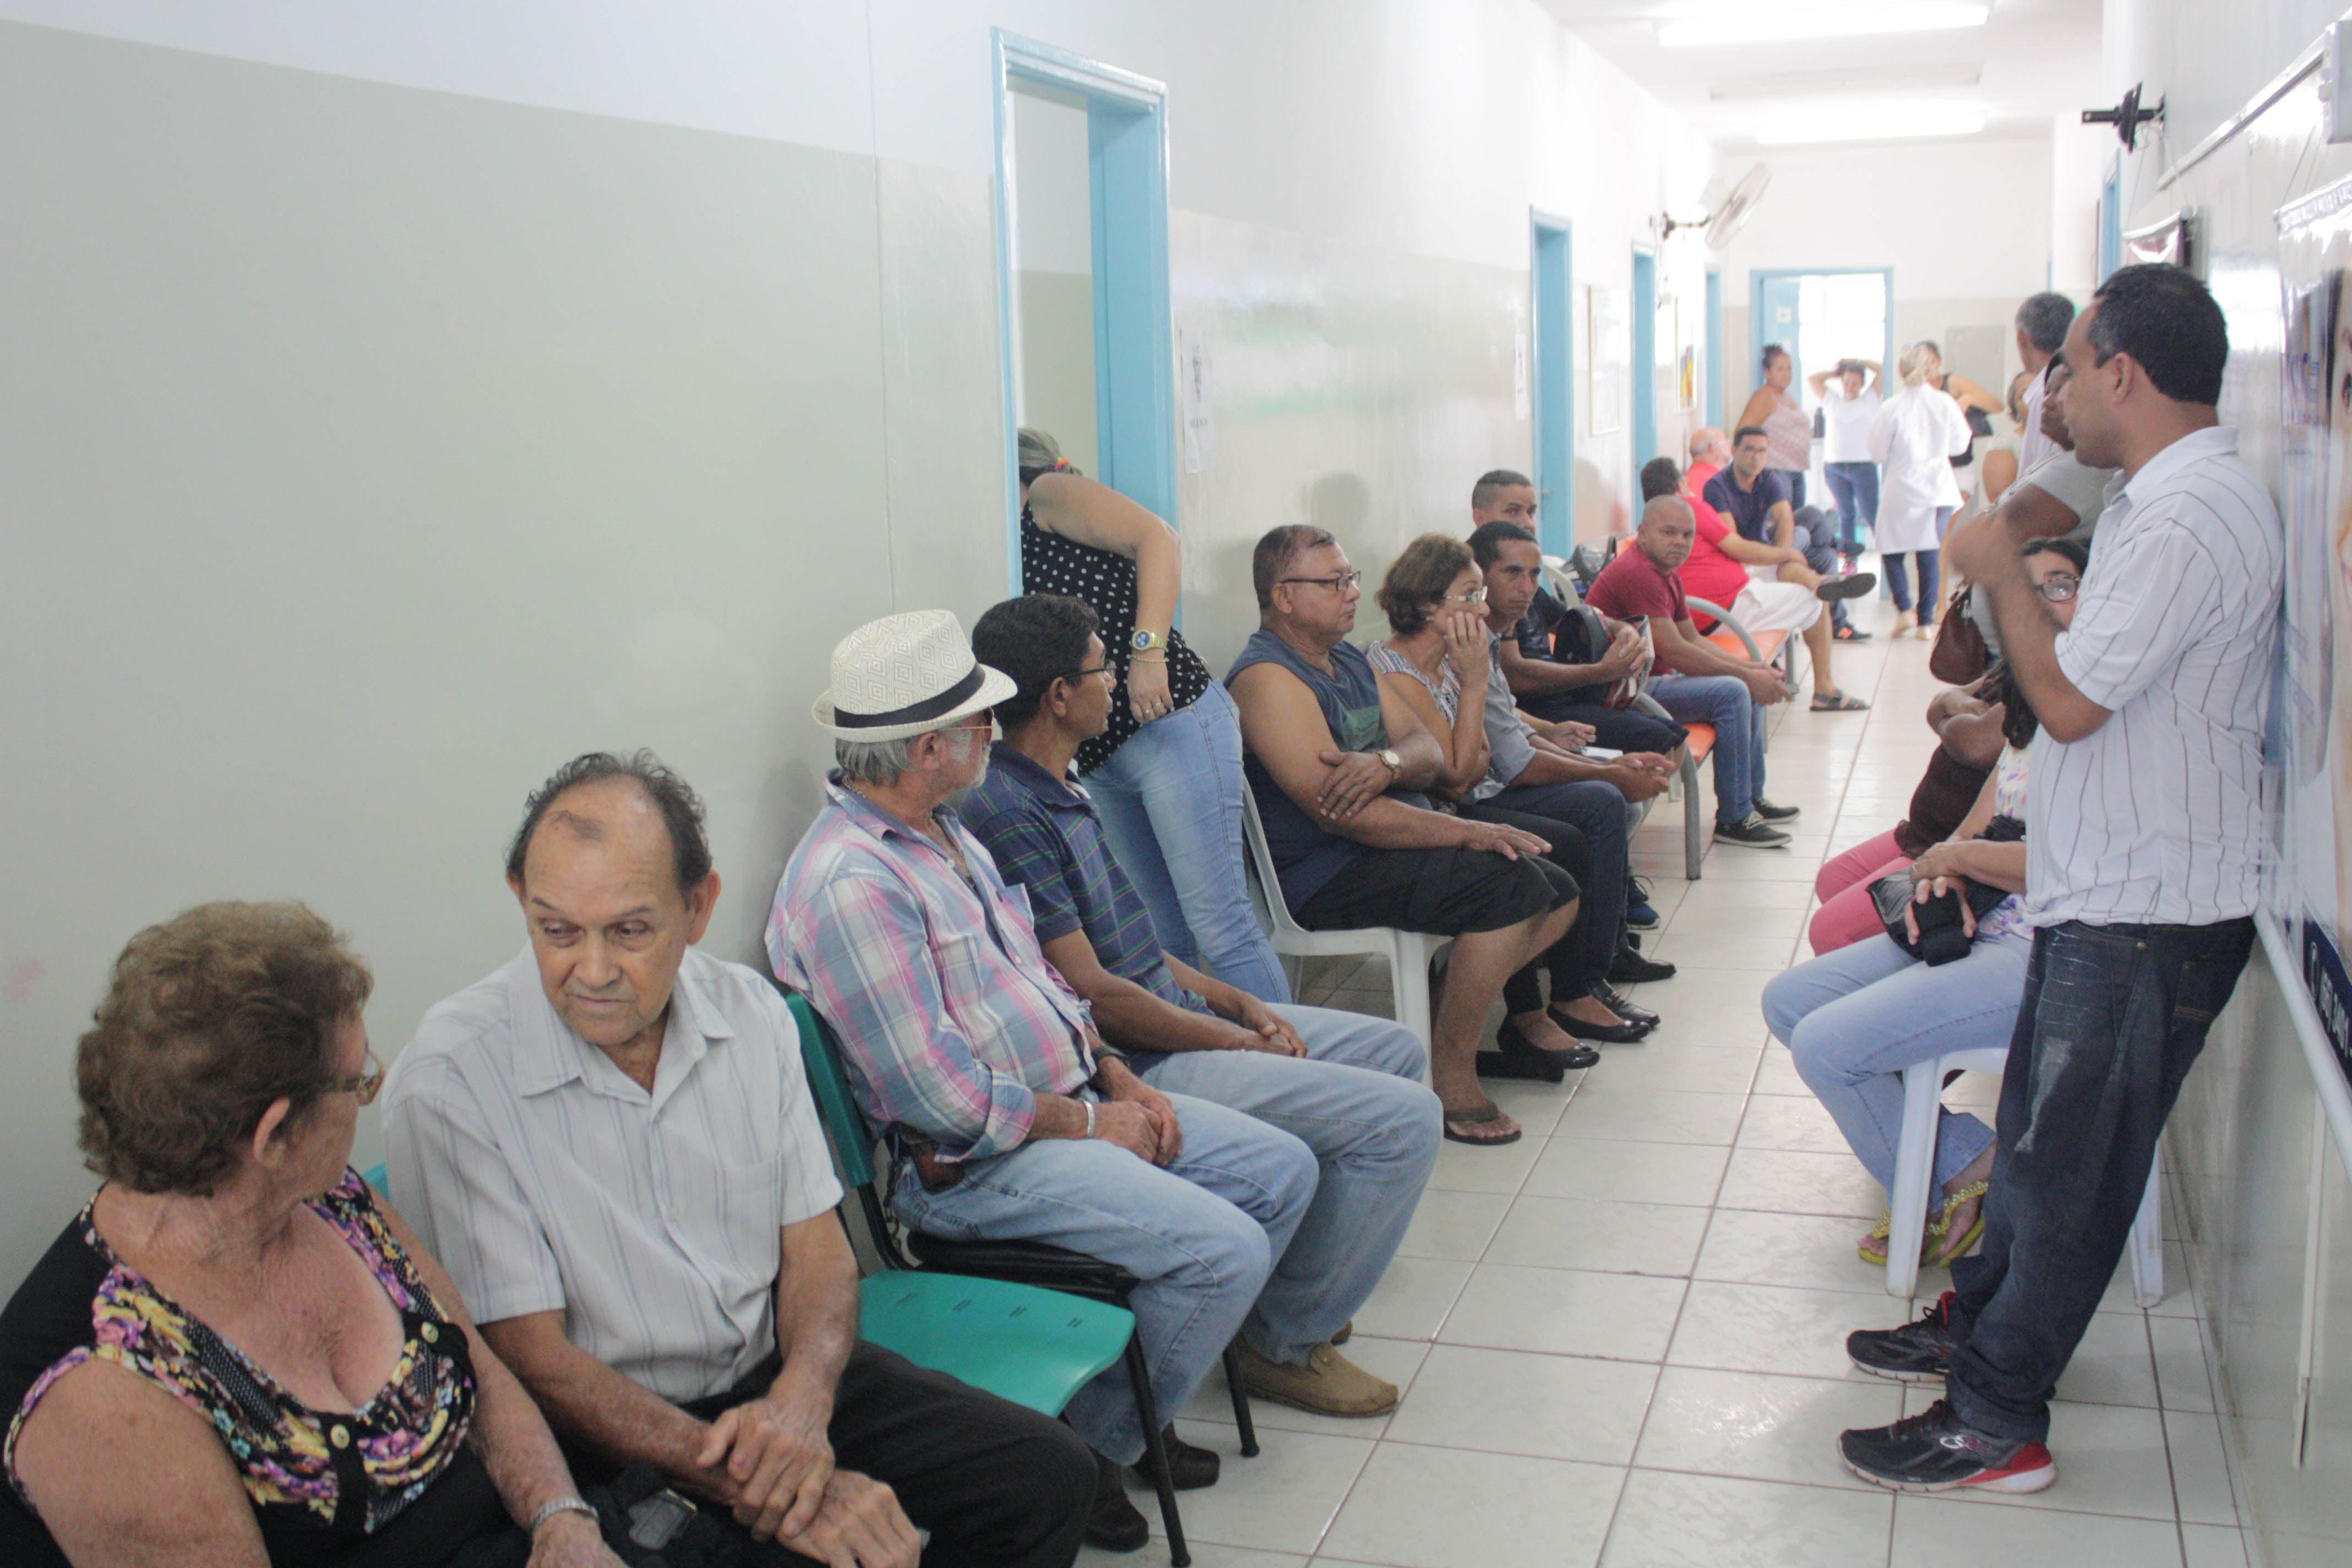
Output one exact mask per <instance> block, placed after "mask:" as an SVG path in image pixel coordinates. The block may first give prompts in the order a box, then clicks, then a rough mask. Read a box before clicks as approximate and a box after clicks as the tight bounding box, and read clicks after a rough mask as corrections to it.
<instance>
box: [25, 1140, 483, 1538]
mask: <svg viewBox="0 0 2352 1568" xmlns="http://www.w3.org/2000/svg"><path fill="white" fill-rule="evenodd" d="M96 1201H97V1199H96V1197H95V1196H94V1195H93V1197H92V1199H91V1204H95V1203H96ZM311 1207H312V1209H313V1211H314V1212H316V1213H317V1214H318V1215H319V1216H320V1218H322V1219H324V1220H325V1221H326V1222H327V1223H328V1224H329V1225H331V1226H333V1227H334V1228H335V1230H336V1232H337V1233H338V1234H340V1235H341V1237H342V1238H343V1239H344V1241H345V1242H347V1243H348V1244H349V1245H350V1247H351V1248H352V1251H353V1252H356V1253H357V1254H359V1256H360V1260H361V1261H362V1263H364V1264H366V1265H367V1268H368V1271H369V1272H370V1273H371V1274H373V1276H374V1277H375V1280H376V1283H377V1284H378V1285H380V1286H382V1287H383V1293H384V1295H385V1296H386V1297H388V1298H389V1299H390V1300H391V1301H392V1304H393V1305H394V1307H395V1308H397V1309H398V1310H399V1311H400V1321H401V1330H402V1342H401V1347H400V1354H399V1356H398V1358H397V1359H396V1360H395V1361H394V1363H393V1368H392V1376H391V1378H390V1379H389V1381H387V1382H386V1383H385V1384H384V1385H383V1388H381V1389H380V1390H378V1391H377V1393H376V1394H375V1396H374V1397H373V1398H372V1399H370V1400H369V1401H368V1402H367V1404H365V1405H362V1406H361V1407H360V1408H359V1409H357V1410H352V1411H334V1410H326V1411H322V1410H313V1409H311V1408H310V1407H309V1406H308V1405H304V1404H302V1403H301V1402H300V1401H299V1400H298V1399H296V1398H295V1397H294V1395H293V1394H290V1393H289V1392H288V1391H287V1390H286V1389H285V1388H283V1387H282V1386H280V1385H279V1384H278V1382H277V1380H276V1379H274V1378H272V1377H271V1376H270V1375H269V1373H268V1372H266V1371H264V1370H263V1369H262V1368H261V1367H260V1366H258V1365H257V1364H256V1363H254V1362H252V1361H250V1360H248V1359H247V1357H246V1355H245V1354H244V1352H241V1351H239V1350H238V1349H237V1348H236V1346H235V1345H234V1344H231V1343H230V1342H228V1341H227V1340H226V1339H224V1338H222V1337H221V1336H220V1335H219V1334H218V1333H215V1331H213V1330H212V1329H211V1328H210V1327H208V1326H207V1325H206V1324H205V1322H204V1321H202V1320H201V1319H199V1318H197V1317H195V1316H194V1315H193V1314H192V1313H190V1312H189V1311H188V1310H186V1309H184V1308H183V1307H181V1306H180V1305H179V1304H178V1303H177V1302H175V1301H173V1300H172V1299H171V1298H170V1297H169V1296H166V1295H165V1294H164V1293H163V1291H162V1290H160V1289H157V1288H156V1287H155V1286H154V1285H153V1284H152V1282H150V1281H149V1280H147V1279H144V1278H143V1277H142V1276H141V1275H140V1274H139V1273H138V1272H136V1271H135V1270H133V1269H132V1268H131V1267H130V1266H129V1265H127V1264H125V1263H123V1262H122V1261H121V1259H120V1258H116V1257H115V1256H114V1253H113V1251H112V1249H111V1248H110V1247H108V1246H107V1245H106V1241H105V1238H104V1237H100V1235H99V1233H98V1228H97V1226H95V1225H93V1224H92V1223H91V1219H90V1212H91V1209H90V1205H89V1204H86V1205H83V1207H82V1211H81V1214H80V1216H79V1218H78V1219H77V1220H76V1221H75V1223H74V1224H73V1225H71V1226H68V1227H67V1229H66V1232H65V1234H64V1235H63V1236H61V1237H58V1242H57V1245H56V1246H54V1247H51V1248H50V1249H49V1252H48V1255H47V1257H45V1258H43V1259H42V1261H41V1263H40V1265H39V1266H38V1267H37V1268H35V1269H34V1271H33V1273H32V1274H31V1276H29V1277H28V1278H27V1279H26V1281H25V1284H24V1286H23V1288H22V1289H19V1290H18V1292H17V1295H16V1300H13V1301H11V1302H10V1303H9V1306H8V1310H7V1314H6V1316H5V1319H0V1328H5V1334H4V1335H0V1398H6V1397H8V1396H11V1395H15V1396H17V1397H16V1398H15V1399H14V1401H13V1407H12V1408H10V1412H9V1413H10V1419H9V1423H8V1435H7V1440H6V1447H5V1452H4V1453H0V1458H5V1466H6V1469H7V1475H8V1482H9V1485H10V1486H11V1487H12V1488H13V1489H15V1492H16V1499H17V1500H20V1501H23V1502H25V1503H26V1506H27V1507H29V1506H30V1500H29V1499H27V1498H26V1496H25V1491H24V1486H23V1483H22V1481H21V1480H20V1479H18V1477H17V1474H16V1439H17V1436H18V1435H19V1434H20V1433H21V1432H22V1431H23V1430H24V1426H25V1418H26V1416H27V1415H30V1414H31V1413H32V1411H33V1409H34V1407H35V1406H36V1405H39V1404H40V1402H41V1398H42V1396H43V1395H44V1394H47V1392H48V1391H49V1389H50V1388H52V1387H54V1386H55V1385H56V1384H57V1381H58V1379H59V1378H61V1377H63V1376H64V1375H65V1374H66V1373H68V1372H71V1371H72V1370H73V1369H74V1368H76V1367H78V1366H79V1365H81V1364H82V1363H85V1362H89V1361H104V1362H110V1363H113V1364H115V1365H117V1366H120V1367H122V1368H124V1369H125V1370H126V1371H129V1372H132V1373H137V1374H138V1375H139V1376H141V1377H143V1378H145V1379H146V1380H147V1381H148V1382H150V1383H152V1384H155V1385H156V1386H157V1387H159V1388H161V1389H163V1391H164V1392H165V1393H166V1394H171V1395H172V1397H173V1398H174V1399H177V1400H179V1401H180V1403H182V1404H183V1405H187V1406H188V1407H189V1408H190V1409H192V1410H194V1411H195V1412H196V1414H198V1415H202V1416H204V1417H205V1419H206V1420H207V1421H210V1422H211V1423H212V1424H213V1426H214V1428H215V1430H216V1431H217V1432H218V1433H219V1434H220V1438H221V1442H222V1443H223V1445H224V1446H226V1447H227V1449H228V1451H229V1456H230V1458H231V1459H232V1460H234V1461H235V1463H236V1468H237V1474H238V1477H239V1479H241V1480H242V1481H243V1482H244V1483H245V1490H246V1495H247V1497H248V1498H250V1499H251V1500H252V1501H253V1506H254V1510H255V1512H256V1513H257V1515H259V1516H260V1518H261V1520H262V1521H263V1522H264V1524H265V1526H268V1525H270V1524H278V1525H289V1524H290V1525H295V1526H297V1527H298V1528H299V1526H300V1525H301V1524H303V1523H306V1522H307V1523H308V1524H310V1525H311V1526H315V1527H319V1528H322V1529H325V1530H327V1531H331V1532H333V1533H334V1534H336V1535H341V1536H362V1535H367V1534H372V1533H373V1532H374V1531H378V1530H380V1529H382V1528H383V1526H384V1525H385V1524H387V1523H388V1522H389V1521H391V1520H393V1519H394V1517H395V1516H397V1515H398V1514H399V1513H400V1512H401V1510H404V1509H405V1508H406V1507H408V1505H409V1504H411V1503H413V1502H415V1500H417V1499H418V1498H419V1497H421V1496H422V1495H423V1494H424V1492H425V1489H426V1488H428V1487H430V1486H431V1485H432V1484H433V1483H434V1481H435V1480H436V1479H439V1478H440V1477H441V1475H442V1474H443V1473H444V1472H445V1471H446V1470H447V1469H448V1468H449V1467H450V1465H451V1464H452V1463H454V1462H455V1461H456V1460H457V1458H459V1456H460V1455H461V1454H462V1453H463V1451H464V1447H465V1440H466V1434H467V1428H468V1427H469V1426H471V1424H472V1421H473V1415H474V1373H473V1363H472V1361H471V1358H470V1357H469V1356H468V1355H467V1348H466V1336H465V1332H464V1331H463V1330H462V1329H460V1328H459V1327H458V1326H457V1324H456V1323H455V1322H453V1321H451V1320H450V1318H449V1316H448V1314H447V1313H446V1312H445V1311H444V1310H442V1309H441V1307H440V1305H439V1304H438V1303H437V1302H436V1300H434V1299H433V1294H432V1292H431V1290H429V1289H427V1288H426V1286H425V1281H424V1280H423V1279H421V1278H419V1276H418V1274H417V1272H416V1269H415V1266H414V1265H413V1264H412V1263H411V1262H410V1261H409V1258H408V1254H407V1253H406V1252H405V1251H404V1249H403V1248H402V1247H401V1245H400V1243H399V1242H398V1241H396V1240H395V1239H394V1237H393V1235H392V1232H391V1230H390V1228H389V1227H388V1226H386V1225H385V1223H384V1220H383V1215H382V1213H381V1212H380V1211H379V1210H378V1209H377V1208H376V1205H375V1200H374V1196H373V1194H371V1193H370V1192H369V1191H368V1187H367V1184H366V1183H364V1182H363V1181H362V1180H361V1179H360V1176H359V1174H358V1173H357V1172H354V1171H351V1170H346V1171H345V1172H344V1173H343V1180H342V1181H341V1184H338V1185H337V1186H336V1187H335V1189H334V1190H333V1191H332V1192H330V1193H328V1194H326V1195H325V1196H324V1197H322V1198H320V1200H319V1201H318V1202H316V1203H315V1204H313V1205H311ZM76 1300H79V1301H80V1302H81V1303H82V1306H81V1307H80V1308H79V1310H77V1309H76V1308H75V1307H74V1302H75V1301H76ZM77 1326H78V1329H79V1331H78V1332H77V1331H74V1330H75V1328H76V1327H77ZM42 1339H47V1340H48V1342H47V1343H38V1342H28V1341H39V1340H42ZM27 1375H30V1384H29V1386H27V1385H26V1381H25V1379H26V1376H27ZM0 1408H5V1407H0ZM272 1533H274V1531H273V1532H272Z"/></svg>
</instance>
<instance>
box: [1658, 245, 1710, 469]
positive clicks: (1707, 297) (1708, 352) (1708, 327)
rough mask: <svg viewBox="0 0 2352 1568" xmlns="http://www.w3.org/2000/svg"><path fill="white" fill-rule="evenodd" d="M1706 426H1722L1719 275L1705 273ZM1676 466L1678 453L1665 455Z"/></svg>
mask: <svg viewBox="0 0 2352 1568" xmlns="http://www.w3.org/2000/svg"><path fill="white" fill-rule="evenodd" d="M1706 422H1707V423H1708V424H1710V425H1712V426H1716V427H1717V429H1720V428H1722V426H1723V274H1722V273H1721V272H1720V271H1719V270H1717V268H1712V267H1710V268H1707V269H1706ZM1668 456H1670V457H1672V458H1674V459H1675V461H1676V462H1677V463H1679V462H1681V461H1683V460H1684V454H1682V453H1680V452H1675V453H1669V454H1668Z"/></svg>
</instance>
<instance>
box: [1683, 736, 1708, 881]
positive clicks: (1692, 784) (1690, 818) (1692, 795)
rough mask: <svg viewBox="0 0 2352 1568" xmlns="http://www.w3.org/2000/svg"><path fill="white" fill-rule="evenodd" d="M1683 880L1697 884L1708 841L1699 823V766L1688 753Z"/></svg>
mask: <svg viewBox="0 0 2352 1568" xmlns="http://www.w3.org/2000/svg"><path fill="white" fill-rule="evenodd" d="M1682 778H1683V879H1684V880H1685V881H1686V882H1696V881H1697V880H1698V879H1699V872H1700V870H1701V868H1703V867H1704V866H1705V864H1706V839H1705V838H1704V837H1702V836H1701V833H1700V829H1699V822H1698V814H1699V810H1700V806H1699V795H1698V764H1697V763H1695V762H1693V761H1692V760H1691V759H1690V756H1689V754H1688V753H1685V754H1684V757H1683V766H1682Z"/></svg>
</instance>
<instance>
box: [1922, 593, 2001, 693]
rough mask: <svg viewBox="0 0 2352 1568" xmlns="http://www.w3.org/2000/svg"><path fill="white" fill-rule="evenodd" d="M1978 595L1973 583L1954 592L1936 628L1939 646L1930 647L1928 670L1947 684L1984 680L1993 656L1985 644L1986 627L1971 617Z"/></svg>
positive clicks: (1960, 684) (1962, 684) (1928, 651)
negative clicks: (1970, 611)
mask: <svg viewBox="0 0 2352 1568" xmlns="http://www.w3.org/2000/svg"><path fill="white" fill-rule="evenodd" d="M1975 597H1976V588H1975V587H1974V585H1970V586H1969V587H1966V588H1963V589H1961V590H1960V591H1959V592H1958V593H1957V594H1955V595H1952V602H1951V603H1950V604H1949V605H1946V606H1945V607H1944V619H1943V622H1942V624H1941V625H1939V626H1937V627H1936V646H1935V647H1932V648H1930V649H1928V650H1927V673H1928V674H1930V675H1932V676H1934V677H1935V678H1936V679H1938V680H1940V681H1942V682H1944V683H1945V684H1946V685H1947V686H1966V685H1968V684H1969V683H1970V682H1971V681H1976V680H1981V679H1984V672H1985V668H1986V667H1987V666H1988V665H1990V664H1991V662H1992V655H1991V654H1990V652H1989V651H1988V650H1987V649H1986V647H1985V640H1984V628H1983V627H1982V626H1978V625H1977V624H1976V622H1975V621H1973V620H1971V619H1969V605H1970V604H1971V603H1972V602H1973V601H1974V599H1975Z"/></svg>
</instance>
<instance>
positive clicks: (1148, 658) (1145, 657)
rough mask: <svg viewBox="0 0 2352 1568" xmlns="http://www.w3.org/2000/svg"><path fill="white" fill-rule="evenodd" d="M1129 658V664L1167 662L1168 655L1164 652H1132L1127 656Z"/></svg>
mask: <svg viewBox="0 0 2352 1568" xmlns="http://www.w3.org/2000/svg"><path fill="white" fill-rule="evenodd" d="M1127 660H1128V662H1129V664H1166V663H1167V662H1168V656H1167V655H1166V654H1164V653H1163V654H1159V655H1152V654H1148V653H1131V654H1129V655H1128V656H1127Z"/></svg>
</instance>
